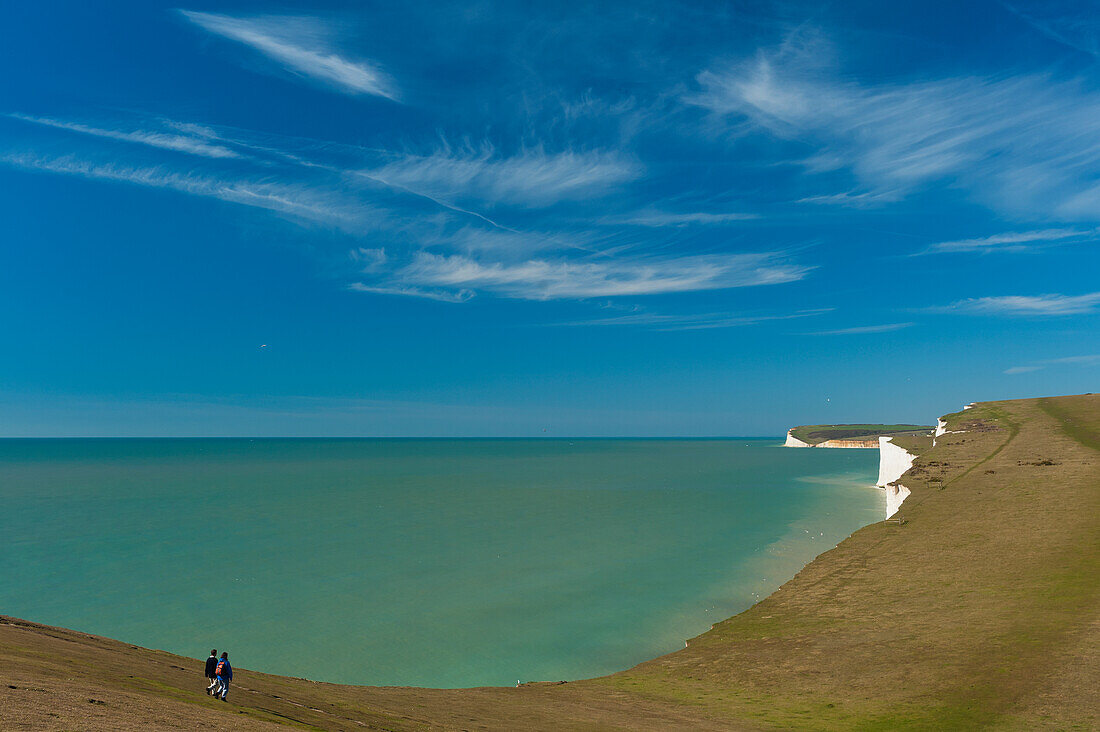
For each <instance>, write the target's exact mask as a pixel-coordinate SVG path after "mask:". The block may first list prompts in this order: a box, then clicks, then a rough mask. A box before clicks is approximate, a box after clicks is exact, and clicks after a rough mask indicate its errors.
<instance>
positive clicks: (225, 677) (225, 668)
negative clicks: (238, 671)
mask: <svg viewBox="0 0 1100 732" xmlns="http://www.w3.org/2000/svg"><path fill="white" fill-rule="evenodd" d="M214 674H215V675H216V676H217V677H218V685H217V686H216V687H214V696H215V697H216V698H218V699H221V700H222V701H225V700H226V699H225V695H226V694H228V693H229V682H230V681H232V680H233V667H232V666H230V665H229V654H228V653H222V657H221V660H220V661H218V665H217V666H216V667H215V668H214Z"/></svg>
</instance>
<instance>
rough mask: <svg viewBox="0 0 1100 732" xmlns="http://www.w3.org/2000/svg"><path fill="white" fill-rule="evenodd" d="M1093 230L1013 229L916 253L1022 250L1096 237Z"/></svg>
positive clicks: (950, 242)
mask: <svg viewBox="0 0 1100 732" xmlns="http://www.w3.org/2000/svg"><path fill="white" fill-rule="evenodd" d="M1096 234H1097V232H1096V231H1095V230H1088V231H1082V230H1080V229H1040V230H1038V231H1013V232H1007V233H1004V234H994V235H992V236H985V237H979V238H976V239H957V240H955V241H941V242H937V243H935V244H932V245H931V246H929V247H928V248H927V249H924V250H923V251H920V252H918V254H943V253H950V252H994V251H996V252H1022V251H1025V250H1028V249H1033V248H1035V247H1036V246H1040V245H1047V244H1052V243H1063V244H1064V243H1068V242H1070V241H1080V240H1082V239H1085V238H1094V237H1096Z"/></svg>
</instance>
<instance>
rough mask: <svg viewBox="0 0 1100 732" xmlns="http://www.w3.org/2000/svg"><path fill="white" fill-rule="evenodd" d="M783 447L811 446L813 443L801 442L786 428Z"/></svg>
mask: <svg viewBox="0 0 1100 732" xmlns="http://www.w3.org/2000/svg"><path fill="white" fill-rule="evenodd" d="M783 447H813V445H811V444H810V443H808V442H803V441H802V440H800V439H798V438H797V437H795V436H794V435H792V434H791V431H790V430H787V441H786V442H784V443H783Z"/></svg>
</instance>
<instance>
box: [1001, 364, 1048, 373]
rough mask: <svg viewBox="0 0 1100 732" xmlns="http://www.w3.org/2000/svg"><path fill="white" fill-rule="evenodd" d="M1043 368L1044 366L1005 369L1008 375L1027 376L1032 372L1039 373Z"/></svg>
mask: <svg viewBox="0 0 1100 732" xmlns="http://www.w3.org/2000/svg"><path fill="white" fill-rule="evenodd" d="M1041 368H1043V367H1042V366H1013V367H1012V368H1008V369H1005V373H1006V374H1026V373H1029V372H1031V371H1038V370H1039V369H1041Z"/></svg>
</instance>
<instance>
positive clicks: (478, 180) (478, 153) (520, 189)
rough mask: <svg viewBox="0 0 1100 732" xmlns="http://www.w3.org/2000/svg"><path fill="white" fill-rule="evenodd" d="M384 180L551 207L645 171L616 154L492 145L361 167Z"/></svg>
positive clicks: (450, 195)
mask: <svg viewBox="0 0 1100 732" xmlns="http://www.w3.org/2000/svg"><path fill="white" fill-rule="evenodd" d="M363 172H364V173H367V174H369V175H370V176H371V177H373V178H376V179H378V180H380V181H382V182H384V183H386V184H389V185H395V186H401V187H402V188H406V189H409V190H411V191H415V192H417V193H421V194H423V195H428V196H433V197H436V198H445V199H451V200H456V199H457V200H462V199H467V200H470V199H475V200H479V201H482V202H486V203H490V204H495V203H504V204H520V205H526V206H547V205H550V204H553V203H556V202H558V201H562V200H575V199H583V198H590V197H593V196H602V195H605V194H607V193H609V192H611V191H612V190H613V187H614V186H616V185H619V184H622V183H625V182H628V181H631V180H634V179H636V178H637V177H638V176H639V175H641V172H642V169H641V166H640V165H639V164H638V163H636V162H634V161H633V160H631V159H629V158H627V157H625V156H623V155H621V154H619V153H616V152H607V151H589V152H574V151H565V152H559V153H547V152H545V151H543V150H542V149H532V150H525V151H523V152H522V153H519V154H517V155H513V156H504V155H500V154H498V153H497V152H496V151H494V150H493V149H492V148H491V147H485V148H483V149H480V150H472V149H465V150H455V149H453V148H451V147H444V148H442V149H440V150H437V151H436V152H434V153H432V154H430V155H425V156H419V155H403V156H401V157H399V158H398V159H396V160H394V161H392V162H390V163H387V164H386V165H383V166H381V167H378V168H374V169H370V170H366V171H363Z"/></svg>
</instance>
